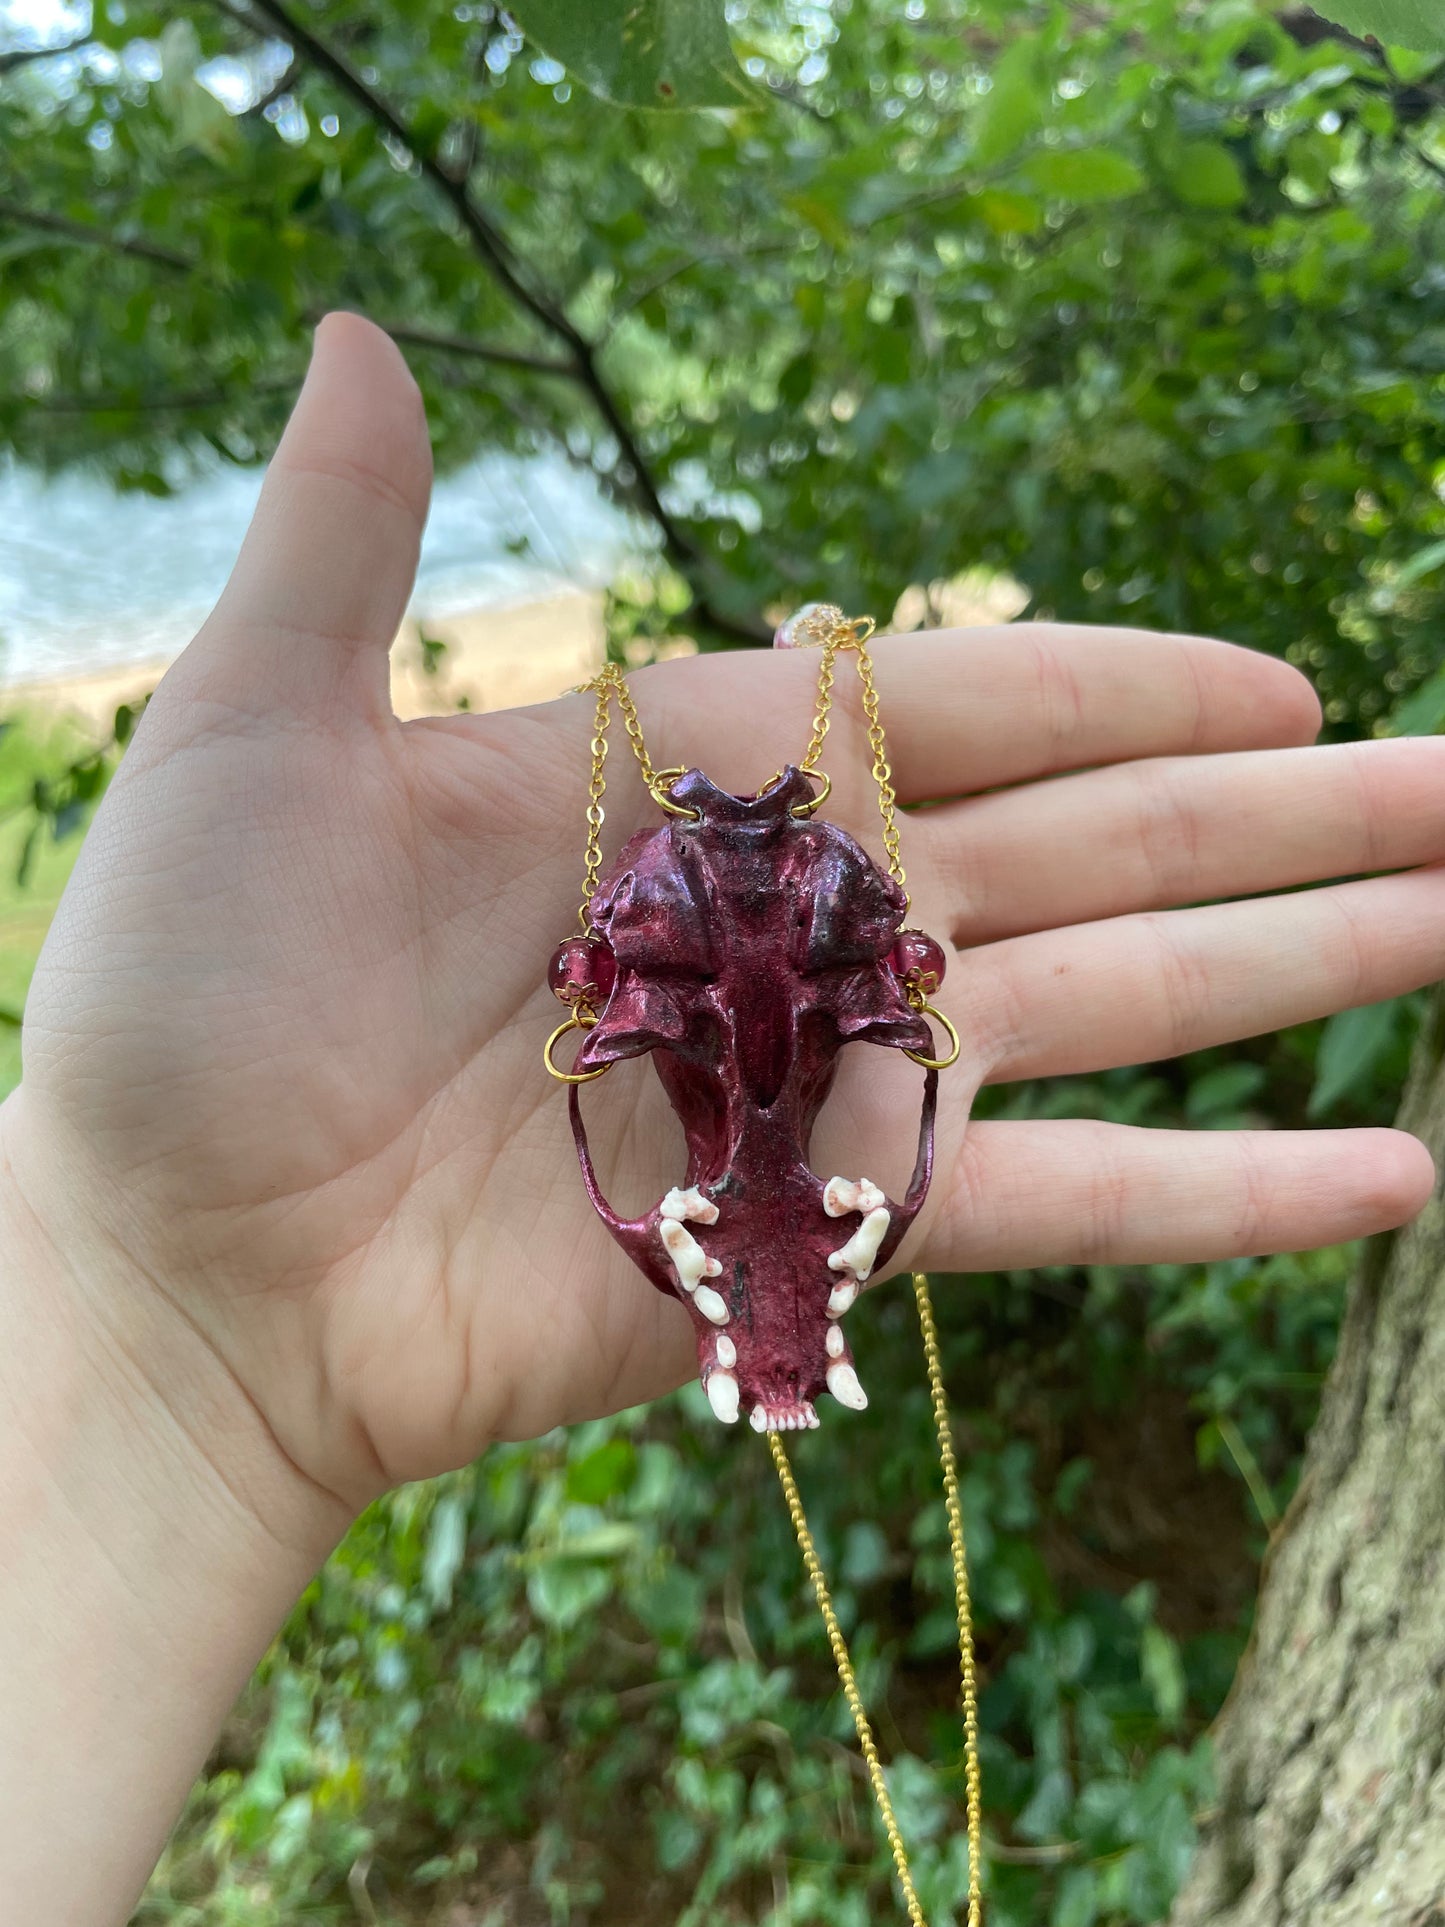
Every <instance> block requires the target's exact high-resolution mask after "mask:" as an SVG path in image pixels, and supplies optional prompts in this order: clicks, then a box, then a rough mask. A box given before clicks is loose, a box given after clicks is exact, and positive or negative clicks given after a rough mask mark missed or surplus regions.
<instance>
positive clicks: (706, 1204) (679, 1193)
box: [658, 1184, 717, 1224]
mask: <svg viewBox="0 0 1445 1927" xmlns="http://www.w3.org/2000/svg"><path fill="white" fill-rule="evenodd" d="M658 1210H659V1211H660V1212H661V1213H662V1215H663V1217H664V1218H691V1219H693V1220H694V1222H695V1223H697V1224H716V1223H717V1206H716V1205H715V1204H714V1203H713V1202H712V1201H711V1199H709V1198H705V1197H704V1196H703V1195H702V1193H701V1191H699V1190H698V1188H697V1186H696V1185H695V1184H694V1185H692V1186H690V1187H689V1188H688V1189H687V1190H686V1191H683V1190H677V1189H674V1190H672V1191H669V1192H668V1194H667V1196H666V1197H665V1198H664V1199H663V1201H662V1203H661V1204H660V1205H659V1206H658Z"/></svg>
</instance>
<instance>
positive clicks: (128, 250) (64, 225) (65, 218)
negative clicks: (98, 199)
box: [0, 195, 193, 273]
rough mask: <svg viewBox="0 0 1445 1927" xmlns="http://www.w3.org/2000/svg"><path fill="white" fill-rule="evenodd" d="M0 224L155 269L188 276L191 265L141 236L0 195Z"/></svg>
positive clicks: (171, 251) (155, 242)
mask: <svg viewBox="0 0 1445 1927" xmlns="http://www.w3.org/2000/svg"><path fill="white" fill-rule="evenodd" d="M0 221H13V222H14V223H15V224H16V225H17V226H19V227H33V228H40V229H42V230H43V231H44V232H46V233H48V234H58V235H60V236H61V237H62V238H63V239H65V240H67V241H82V242H84V243H85V244H86V245H87V246H89V247H97V248H108V249H109V250H110V251H111V253H112V254H130V255H134V256H135V258H136V259H137V260H139V261H151V262H154V263H155V264H156V266H158V267H162V268H175V269H177V270H179V271H181V272H182V273H189V271H190V269H191V267H192V266H193V263H192V262H191V261H189V260H188V259H187V257H186V256H185V255H184V254H178V253H177V252H176V250H175V249H174V248H169V247H166V246H165V245H164V244H163V243H161V242H159V241H149V240H147V239H145V237H144V236H139V235H126V234H123V233H120V232H118V231H117V230H116V229H115V228H109V227H96V226H94V225H92V223H91V222H89V221H73V220H72V219H71V218H70V216H69V215H66V214H52V213H50V212H49V211H48V210H47V209H45V208H39V207H26V206H25V204H24V203H23V202H22V201H13V200H11V199H10V198H9V197H8V196H6V195H0Z"/></svg>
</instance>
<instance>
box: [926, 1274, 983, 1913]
mask: <svg viewBox="0 0 1445 1927" xmlns="http://www.w3.org/2000/svg"><path fill="white" fill-rule="evenodd" d="M913 1295H914V1297H915V1298H916V1299H917V1301H918V1323H919V1325H920V1326H921V1327H922V1330H923V1355H924V1357H925V1358H926V1359H927V1361H928V1390H929V1392H930V1394H931V1395H932V1399H933V1422H934V1425H935V1426H936V1427H937V1430H938V1458H939V1463H940V1465H941V1466H942V1467H943V1499H944V1504H945V1506H946V1508H947V1510H948V1544H949V1549H950V1551H951V1552H952V1554H953V1598H954V1604H955V1605H956V1606H957V1608H958V1661H959V1675H960V1681H961V1686H962V1699H963V1772H964V1781H965V1786H966V1793H967V1812H968V1927H980V1923H981V1922H982V1920H983V1771H982V1768H981V1767H980V1766H979V1761H978V1667H977V1664H976V1662H975V1659H974V1651H973V1600H972V1597H971V1595H970V1592H969V1584H968V1548H967V1545H966V1544H965V1541H964V1536H963V1503H962V1501H961V1500H960V1498H959V1496H958V1457H957V1454H956V1453H955V1452H954V1449H953V1426H952V1425H951V1423H950V1422H949V1417H948V1392H947V1389H946V1388H945V1386H944V1382H943V1360H942V1357H941V1355H940V1353H939V1349H938V1326H937V1325H936V1324H935V1322H934V1318H933V1297H932V1294H931V1293H930V1291H929V1289H928V1277H927V1274H926V1273H924V1272H922V1271H915V1272H914V1274H913Z"/></svg>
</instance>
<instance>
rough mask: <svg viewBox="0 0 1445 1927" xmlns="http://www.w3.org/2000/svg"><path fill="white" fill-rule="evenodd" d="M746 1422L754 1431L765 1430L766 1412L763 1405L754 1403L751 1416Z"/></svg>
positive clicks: (766, 1425) (766, 1427)
mask: <svg viewBox="0 0 1445 1927" xmlns="http://www.w3.org/2000/svg"><path fill="white" fill-rule="evenodd" d="M748 1424H749V1425H751V1426H752V1428H753V1430H754V1431H755V1432H766V1431H767V1429H768V1414H767V1412H766V1410H765V1409H764V1407H763V1406H761V1405H755V1406H754V1407H753V1414H752V1417H751V1418H750V1419H749V1420H748Z"/></svg>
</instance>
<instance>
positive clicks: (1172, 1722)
mask: <svg viewBox="0 0 1445 1927" xmlns="http://www.w3.org/2000/svg"><path fill="white" fill-rule="evenodd" d="M1139 1671H1140V1673H1141V1674H1142V1675H1143V1678H1144V1684H1145V1685H1146V1686H1147V1687H1148V1688H1149V1696H1150V1698H1151V1699H1152V1700H1153V1702H1154V1708H1155V1711H1156V1712H1157V1713H1158V1715H1159V1718H1160V1719H1161V1720H1162V1721H1163V1723H1164V1725H1165V1726H1177V1725H1178V1723H1179V1721H1180V1719H1181V1718H1182V1716H1183V1713H1184V1705H1185V1700H1186V1698H1187V1688H1186V1685H1185V1680H1184V1663H1183V1661H1182V1660H1181V1659H1180V1657H1179V1648H1178V1646H1177V1645H1176V1644H1175V1642H1174V1641H1173V1640H1172V1639H1171V1638H1170V1637H1169V1635H1168V1633H1166V1632H1165V1630H1164V1628H1163V1627H1162V1626H1160V1625H1157V1624H1156V1623H1155V1622H1154V1621H1153V1620H1151V1621H1150V1622H1149V1624H1148V1625H1147V1626H1146V1627H1145V1628H1144V1631H1143V1633H1142V1634H1141V1636H1140V1640H1139Z"/></svg>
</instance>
